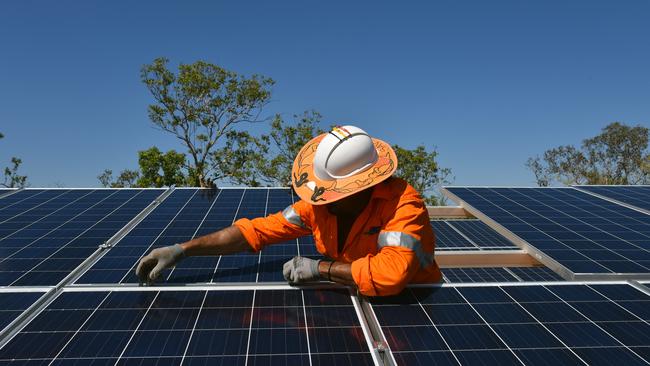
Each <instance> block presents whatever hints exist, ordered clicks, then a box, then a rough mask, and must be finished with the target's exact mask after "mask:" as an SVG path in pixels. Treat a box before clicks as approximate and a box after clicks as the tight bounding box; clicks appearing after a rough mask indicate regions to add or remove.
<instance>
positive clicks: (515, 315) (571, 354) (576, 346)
mask: <svg viewBox="0 0 650 366" xmlns="http://www.w3.org/2000/svg"><path fill="white" fill-rule="evenodd" d="M372 308H373V310H374V313H375V314H376V317H377V319H378V320H379V323H380V324H381V329H382V332H383V334H384V335H385V337H386V340H387V341H388V344H389V346H390V348H391V350H392V353H393V355H394V357H395V359H396V361H397V363H398V364H404V365H431V364H437V363H440V364H470V365H474V364H486V365H491V364H495V365H496V364H498V365H506V364H508V365H509V364H519V365H521V364H525V365H528V364H531V365H534V364H554V365H565V364H603V363H605V364H607V363H610V362H612V361H614V360H615V362H616V363H620V364H623V365H645V364H647V362H648V361H649V360H650V358H649V357H650V354H649V353H648V345H649V344H650V325H648V319H649V318H650V296H648V295H647V294H645V293H643V292H641V291H639V290H637V289H635V288H633V287H632V286H629V285H625V284H615V285H585V284H571V285H552V286H541V285H529V286H507V285H500V286H497V285H494V286H492V285H483V286H479V287H477V286H474V287H473V286H463V287H453V286H451V285H443V286H442V287H431V288H413V289H410V290H409V291H408V292H405V293H403V294H402V295H400V296H396V297H391V298H375V299H372Z"/></svg>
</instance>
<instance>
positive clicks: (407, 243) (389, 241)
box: [350, 196, 434, 296]
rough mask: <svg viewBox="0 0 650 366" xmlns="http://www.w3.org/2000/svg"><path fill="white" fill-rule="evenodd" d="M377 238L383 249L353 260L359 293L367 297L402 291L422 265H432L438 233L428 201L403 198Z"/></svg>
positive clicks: (352, 266)
mask: <svg viewBox="0 0 650 366" xmlns="http://www.w3.org/2000/svg"><path fill="white" fill-rule="evenodd" d="M393 210H394V211H393V212H391V213H390V215H392V216H389V213H386V216H387V217H390V219H389V220H388V222H387V223H386V224H385V225H384V226H383V227H382V229H381V231H380V232H379V236H378V238H377V247H378V248H379V251H378V252H377V253H376V254H368V255H366V256H365V257H363V258H359V259H357V260H355V261H353V262H352V264H351V266H350V270H351V273H352V278H353V279H354V282H355V283H356V284H357V287H358V288H359V292H360V293H362V294H363V295H366V296H387V295H395V294H398V293H400V292H401V291H402V290H403V289H404V287H406V285H407V284H408V283H409V282H410V281H411V279H412V278H413V277H414V276H415V275H416V274H417V272H418V271H419V270H420V269H422V268H427V267H429V266H432V265H433V263H434V260H433V244H434V236H433V231H432V229H431V224H430V223H429V215H428V213H427V210H426V207H425V205H424V202H422V200H421V199H419V197H413V196H411V197H403V198H402V199H400V202H399V204H398V205H397V207H396V208H394V209H393Z"/></svg>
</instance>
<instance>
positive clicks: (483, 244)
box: [431, 220, 519, 250]
mask: <svg viewBox="0 0 650 366" xmlns="http://www.w3.org/2000/svg"><path fill="white" fill-rule="evenodd" d="M431 227H432V228H433V231H434V233H435V235H436V250H438V249H440V250H500V249H509V250H512V249H519V247H517V246H516V245H514V244H513V243H512V242H510V241H509V240H508V239H506V238H504V237H503V236H502V235H501V234H499V233H497V232H496V231H494V229H492V228H490V227H489V226H487V225H486V224H484V223H483V222H481V221H480V220H432V221H431Z"/></svg>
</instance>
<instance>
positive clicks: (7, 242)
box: [0, 189, 165, 286]
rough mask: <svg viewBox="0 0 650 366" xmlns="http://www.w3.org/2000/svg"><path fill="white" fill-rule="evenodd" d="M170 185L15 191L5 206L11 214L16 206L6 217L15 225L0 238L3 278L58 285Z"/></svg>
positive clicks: (5, 281) (6, 223)
mask: <svg viewBox="0 0 650 366" xmlns="http://www.w3.org/2000/svg"><path fill="white" fill-rule="evenodd" d="M164 191H165V190H164V189H52V190H43V189H25V190H21V191H20V192H17V193H16V194H14V195H12V196H10V197H9V198H13V200H10V201H9V202H10V204H9V205H8V206H5V207H3V208H0V212H5V214H6V213H7V209H12V208H13V209H12V211H13V212H11V213H10V214H6V215H5V216H3V217H4V220H3V221H2V222H0V227H8V226H9V227H12V228H10V229H5V230H4V231H3V232H4V234H5V235H4V236H3V237H2V238H0V245H2V246H3V250H2V259H1V261H2V263H3V264H4V266H3V270H2V271H0V273H1V274H2V278H3V284H4V285H9V286H31V285H36V286H39V285H56V284H57V283H58V282H59V281H62V280H63V279H64V278H66V277H67V276H68V275H70V273H71V272H73V271H74V270H75V269H76V268H77V267H78V266H79V265H81V264H82V263H83V262H84V260H86V259H87V258H88V257H89V256H91V255H92V254H93V253H95V251H97V249H98V247H99V245H100V244H102V243H103V242H105V241H106V240H108V239H109V238H110V237H111V236H112V235H114V234H115V233H117V232H119V231H120V230H121V229H122V228H123V227H124V225H126V224H127V223H128V222H129V221H130V220H131V219H133V218H134V217H136V216H137V215H138V214H139V213H140V212H142V210H144V209H145V208H146V206H147V205H149V204H151V203H152V202H153V201H154V200H155V199H157V197H159V196H160V195H161V194H162V193H163V192H164ZM33 197H43V199H42V200H41V201H38V200H37V201H33V200H31V201H30V198H33ZM68 197H69V198H70V199H68ZM3 200H4V199H3ZM57 200H58V201H57ZM0 201H2V200H0ZM28 201H29V204H27V203H28ZM21 203H22V206H23V208H22V209H21ZM46 206H47V207H46ZM10 211H11V210H10ZM16 266H17V267H16ZM12 269H13V270H12Z"/></svg>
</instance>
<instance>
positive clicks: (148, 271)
mask: <svg viewBox="0 0 650 366" xmlns="http://www.w3.org/2000/svg"><path fill="white" fill-rule="evenodd" d="M184 257H185V251H184V250H183V247H181V246H180V245H179V244H174V245H170V246H168V247H162V248H158V249H154V250H152V251H151V253H149V254H148V255H146V256H144V257H143V258H142V259H141V260H140V263H138V268H136V269H135V274H136V275H137V276H138V278H140V283H148V284H150V283H152V282H153V281H155V280H156V278H158V276H160V272H162V270H163V269H165V268H169V267H173V266H174V265H175V264H176V263H178V262H179V261H180V260H181V259H183V258H184Z"/></svg>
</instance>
